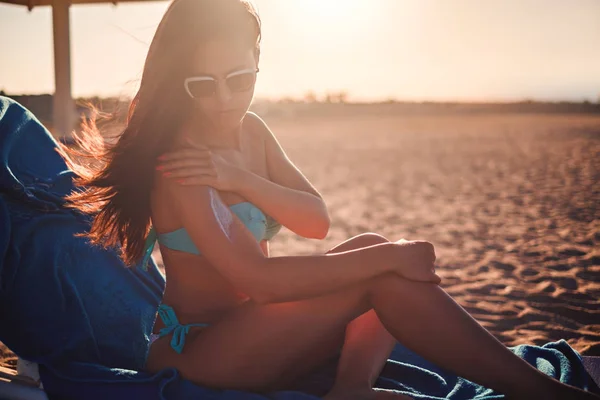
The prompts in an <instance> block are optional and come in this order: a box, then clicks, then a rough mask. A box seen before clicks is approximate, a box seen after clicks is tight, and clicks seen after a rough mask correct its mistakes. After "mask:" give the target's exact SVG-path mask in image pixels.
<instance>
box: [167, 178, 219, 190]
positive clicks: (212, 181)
mask: <svg viewBox="0 0 600 400" xmlns="http://www.w3.org/2000/svg"><path fill="white" fill-rule="evenodd" d="M176 182H177V183H179V184H180V185H183V186H194V185H205V186H211V187H213V188H215V189H217V190H218V189H220V188H219V180H218V179H217V178H216V177H214V176H212V175H195V176H192V177H189V178H180V179H177V180H176Z"/></svg>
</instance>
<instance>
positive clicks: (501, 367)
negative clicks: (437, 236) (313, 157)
mask: <svg viewBox="0 0 600 400" xmlns="http://www.w3.org/2000/svg"><path fill="white" fill-rule="evenodd" d="M259 44H260V21H259V18H258V16H257V14H256V13H255V11H254V9H253V8H252V7H251V5H250V4H248V3H247V1H245V0H175V1H174V2H173V3H172V4H171V5H170V7H169V9H168V10H167V12H166V14H165V16H164V17H163V19H162V21H161V23H160V25H159V27H158V29H157V32H156V35H155V37H154V39H153V41H152V44H151V46H150V50H149V52H148V57H147V60H146V64H145V67H144V72H143V76H142V80H141V85H140V89H139V92H138V93H137V95H136V97H135V99H134V101H133V102H132V105H131V107H130V113H129V118H128V123H127V126H126V128H125V130H124V131H123V133H122V135H121V136H120V137H119V140H118V141H117V143H116V144H115V145H114V146H112V147H110V148H107V149H105V148H104V147H103V145H102V140H101V137H100V135H99V133H98V131H97V129H96V128H95V125H94V124H93V123H92V124H91V125H89V126H88V129H87V131H86V133H85V135H84V137H83V139H82V140H81V143H80V144H81V145H82V146H83V149H84V151H80V152H79V153H77V154H78V155H87V156H89V157H92V158H93V159H95V160H101V161H103V163H101V164H100V165H98V164H97V163H96V164H92V165H88V164H86V163H83V162H76V161H74V160H72V159H70V158H69V154H71V155H72V154H73V153H75V152H74V151H69V150H67V149H63V156H64V157H65V158H66V159H67V161H68V162H69V164H70V166H71V168H72V169H73V170H74V171H75V172H76V173H77V174H78V176H79V177H80V179H79V182H78V183H80V184H81V185H83V186H85V187H86V189H85V190H83V191H81V192H78V193H74V194H72V195H71V196H70V197H69V200H70V202H71V204H72V206H73V207H75V208H77V209H79V210H81V211H84V212H88V213H90V214H93V216H94V219H93V224H92V228H91V230H90V232H89V234H88V236H89V238H90V239H91V241H92V242H93V243H97V244H102V245H104V246H117V245H118V246H120V247H121V249H122V257H123V259H124V261H125V262H126V263H128V264H134V263H136V262H139V261H140V260H141V259H142V258H143V256H144V254H146V253H148V252H149V251H151V246H149V245H148V244H150V243H152V242H153V241H154V238H155V237H154V236H153V235H152V233H156V237H157V238H158V242H159V243H160V250H161V253H162V256H163V260H164V263H165V270H166V275H167V286H166V289H165V293H164V298H163V304H162V305H161V306H160V308H159V310H158V311H159V312H158V314H159V316H160V318H157V321H156V326H155V329H154V332H155V335H154V337H153V338H152V345H151V348H150V352H149V356H148V360H147V363H146V365H147V369H148V370H149V371H158V370H160V369H163V368H165V367H175V368H177V369H178V370H179V371H180V372H181V374H182V375H183V376H184V377H185V378H187V379H190V380H192V381H194V382H196V383H198V384H201V385H205V386H210V387H215V388H236V389H243V390H254V391H267V390H273V389H276V388H284V387H286V385H288V384H290V383H291V382H292V381H293V380H295V379H297V378H298V377H300V376H302V375H303V374H305V373H307V372H309V371H311V370H312V369H314V368H316V367H317V366H319V365H322V364H323V363H324V362H326V361H327V360H330V359H331V358H333V357H337V356H338V354H339V363H338V373H337V377H336V382H335V385H334V387H333V388H332V390H331V391H330V393H329V394H328V395H327V396H326V398H327V399H371V398H406V396H401V395H399V394H394V393H388V392H385V391H374V390H373V389H372V386H373V383H374V382H375V379H376V378H377V376H378V374H379V372H380V370H381V368H382V367H383V365H384V363H385V361H386V359H387V357H388V355H389V353H390V351H391V349H392V347H393V345H394V343H395V341H396V340H398V341H400V342H402V343H403V344H404V345H406V346H407V347H409V348H411V349H412V350H414V351H415V352H417V353H419V354H420V355H422V356H423V357H425V358H427V359H429V360H431V361H433V362H435V363H436V364H438V365H439V366H441V367H443V368H446V369H448V370H452V371H453V372H455V373H456V374H458V375H461V376H463V377H465V378H467V379H470V380H473V381H475V382H478V383H481V384H483V385H485V386H488V387H491V388H494V389H496V390H498V391H501V392H503V393H506V394H507V395H509V396H511V397H515V398H544V399H553V398H556V399H559V398H560V399H562V398H596V397H595V396H593V395H591V394H589V393H585V392H583V391H581V390H579V389H575V388H572V387H569V386H566V385H564V384H562V383H560V382H558V381H555V380H553V379H551V378H550V377H548V376H546V375H544V374H543V373H541V372H539V371H538V370H536V369H535V368H533V367H532V366H530V365H529V364H527V363H526V362H525V361H523V360H522V359H520V358H519V357H517V356H515V355H514V354H513V353H512V352H511V351H509V350H508V349H507V348H506V347H505V346H503V345H502V344H501V343H500V342H499V341H498V340H496V339H495V338H494V337H493V336H492V335H490V334H489V333H488V332H487V331H486V330H485V329H483V328H482V327H481V326H480V325H479V324H478V323H477V322H476V321H474V320H473V319H472V318H471V317H470V316H469V315H468V314H467V313H466V312H465V311H464V310H463V309H462V308H461V307H460V306H459V305H458V304H457V303H456V302H454V301H453V300H452V299H451V298H450V297H449V296H448V295H447V294H446V293H445V292H444V291H443V290H442V289H441V288H440V287H439V286H438V284H439V283H440V278H439V277H438V276H437V275H436V274H435V270H434V261H435V253H434V250H433V246H432V245H431V244H430V243H427V242H424V241H399V242H395V243H393V242H389V241H388V240H387V239H385V238H383V237H381V236H379V235H375V234H366V235H360V236H357V237H354V238H352V239H350V240H348V241H346V242H344V243H342V244H340V245H338V246H337V247H335V248H333V249H332V250H330V251H329V252H328V253H327V254H318V255H311V256H296V257H269V249H268V239H270V238H271V237H272V236H273V235H274V234H276V233H277V230H278V229H279V227H280V225H284V226H286V227H288V228H289V229H290V230H292V231H293V232H295V233H297V234H298V235H301V236H304V237H309V238H323V237H325V235H326V234H327V231H328V228H329V216H328V214H327V210H326V207H325V204H324V202H323V200H322V198H321V196H320V195H319V193H318V192H317V191H316V190H315V189H314V188H313V187H312V185H311V184H310V183H309V182H308V180H307V179H306V178H305V177H304V176H303V175H302V174H301V173H300V171H298V169H297V168H296V167H295V166H294V165H293V164H292V162H291V161H290V160H289V159H288V158H287V157H286V155H285V153H284V151H283V150H282V148H281V147H280V146H279V144H278V142H277V140H276V139H275V137H274V136H273V134H272V133H271V132H270V130H269V129H268V127H267V126H266V125H265V123H264V122H263V121H262V120H261V119H260V118H259V117H257V116H256V115H254V114H250V113H248V112H247V111H248V107H249V105H250V102H251V100H252V97H253V92H254V83H255V80H256V74H257V72H258V61H259V54H260V51H259ZM169 151H178V152H177V153H175V156H173V154H170V155H166V156H165V155H164V153H165V152H169ZM161 155H162V156H161ZM151 226H152V231H151V230H150V228H151ZM149 232H150V233H151V234H149ZM467 348H469V349H473V348H478V349H479V351H478V352H473V351H468V352H465V351H464V349H467Z"/></svg>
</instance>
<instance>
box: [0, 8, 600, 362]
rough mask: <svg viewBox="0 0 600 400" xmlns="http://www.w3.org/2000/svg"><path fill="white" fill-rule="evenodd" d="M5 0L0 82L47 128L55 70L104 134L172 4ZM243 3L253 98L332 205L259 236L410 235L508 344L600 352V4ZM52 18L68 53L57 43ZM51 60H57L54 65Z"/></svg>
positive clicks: (315, 245)
mask: <svg viewBox="0 0 600 400" xmlns="http://www.w3.org/2000/svg"><path fill="white" fill-rule="evenodd" d="M3 1H9V2H15V3H23V4H25V5H24V6H23V5H17V4H3V3H0V54H1V55H2V56H1V60H2V61H1V62H0V90H1V91H2V93H3V94H4V95H8V96H10V97H13V98H15V99H17V101H19V102H21V103H22V104H24V105H25V106H27V107H28V108H30V109H31V110H32V111H33V112H34V113H35V114H36V115H37V116H38V118H39V119H40V120H42V122H44V123H45V124H46V126H48V128H49V129H50V130H51V131H52V132H53V133H55V134H56V136H57V137H63V136H64V135H65V134H66V132H68V130H66V131H65V129H57V127H56V123H55V122H56V121H55V119H56V115H59V116H61V115H62V117H64V115H66V114H64V113H63V114H60V113H58V114H57V112H56V110H55V109H54V108H55V105H54V103H53V97H52V96H53V94H54V91H55V87H56V82H62V84H63V85H66V84H68V89H69V90H68V93H67V92H63V93H62V94H61V96H63V100H64V99H68V97H69V96H72V97H73V98H74V103H73V104H74V105H75V106H76V107H77V110H76V112H74V113H73V114H72V115H71V118H72V122H71V123H74V122H75V119H76V117H75V116H77V115H80V114H84V115H85V114H86V112H87V111H86V107H85V104H86V102H91V103H93V104H95V105H96V106H98V107H100V108H101V109H102V110H103V111H105V112H106V113H107V114H108V115H111V116H113V117H114V118H113V121H112V122H111V123H109V124H106V125H105V129H106V131H107V132H108V131H112V132H118V130H119V129H121V128H122V127H123V116H124V110H125V109H126V107H127V105H128V102H129V99H130V98H131V96H132V95H133V94H134V93H135V92H136V89H137V85H138V84H139V79H140V76H141V71H142V67H143V63H144V59H145V56H146V52H147V50H148V46H149V43H150V41H151V39H152V36H153V34H154V31H155V29H156V27H157V25H158V22H159V20H160V18H161V17H162V14H163V13H164V11H165V10H166V8H167V6H168V2H165V1H148V2H130V3H128V2H126V3H118V4H117V5H112V4H104V3H102V4H92V5H90V4H84V5H79V4H74V5H72V6H71V7H70V9H68V8H67V9H63V11H62V12H63V13H62V14H58V13H57V14H55V15H54V16H53V13H52V9H51V8H50V7H46V6H39V7H33V8H32V9H31V10H28V7H27V5H29V6H31V5H32V4H35V3H36V1H38V0H3ZM40 1H43V0H40ZM255 4H256V6H257V8H258V10H259V13H260V15H261V18H262V22H263V42H262V53H261V61H260V69H261V72H260V75H259V80H258V83H257V89H256V100H255V102H254V104H253V106H252V109H253V110H254V111H256V112H258V113H259V114H260V115H261V116H262V117H263V118H265V120H266V121H267V123H268V124H269V125H270V126H271V128H272V130H273V131H274V133H275V134H276V136H277V137H278V138H279V140H280V141H281V143H282V145H283V146H284V148H285V150H286V151H287V153H288V155H289V156H290V158H291V159H292V160H293V161H294V162H295V163H296V164H297V165H298V166H299V168H300V169H301V170H302V171H303V172H304V173H305V175H306V176H307V177H308V178H309V179H310V180H311V181H312V182H313V183H314V184H315V186H316V187H317V189H319V190H320V191H321V193H322V194H323V196H324V198H325V200H326V201H327V204H328V206H329V210H330V213H331V216H332V228H331V230H330V233H329V235H328V237H327V238H326V239H325V240H322V241H316V240H307V239H302V238H298V237H296V236H295V235H293V234H292V233H291V232H289V231H286V232H284V234H282V235H279V236H278V237H277V238H276V239H275V240H274V241H273V243H272V244H271V249H272V252H273V253H274V254H275V255H284V254H306V253H311V252H315V251H318V252H322V251H326V250H327V249H328V248H330V247H332V246H334V245H335V244H337V243H339V242H341V241H343V240H345V239H347V238H349V237H351V236H352V235H356V234H359V233H363V232H367V231H374V232H377V233H380V234H383V235H385V236H387V237H388V238H389V239H390V240H397V239H400V238H406V239H426V240H429V241H431V242H432V243H433V244H434V245H435V247H436V252H437V254H438V265H439V270H440V275H441V276H442V278H443V283H442V286H443V287H444V289H446V290H447V291H448V292H449V293H450V294H451V295H452V296H453V297H454V298H456V299H457V300H458V301H459V303H460V304H461V305H463V306H464V307H465V308H466V309H467V310H468V311H469V312H471V313H472V314H473V316H474V317H475V318H476V319H477V320H478V321H479V322H480V323H482V324H483V325H484V326H485V327H486V328H488V329H490V330H491V331H492V333H494V334H495V335H496V337H498V338H499V339H500V340H502V341H503V342H504V343H505V344H507V345H516V344H520V343H533V344H543V343H546V342H548V341H553V340H558V339H566V340H568V341H569V343H570V344H571V345H572V346H573V347H575V348H576V349H577V350H579V351H580V352H583V353H584V354H586V355H600V248H599V244H600V183H599V182H600V1H597V0H574V1H569V2H566V1H561V0H519V1H517V0H503V1H485V2H483V1H477V0H453V1H446V0H255ZM61 15H62V17H61ZM65 16H69V21H70V45H69V46H68V47H67V48H66V49H67V50H68V55H69V57H65V55H64V53H65V49H64V48H63V49H62V50H60V49H59V50H58V53H56V51H57V50H55V48H54V47H53V18H54V20H55V22H56V21H58V22H61V21H62V22H64V21H65V18H66V17H65ZM61 18H62V19H61ZM54 29H56V28H54ZM64 34H65V31H64V29H63V30H62V31H60V32H59V33H58V35H63V36H64ZM55 57H61V59H62V60H63V61H64V60H67V61H68V62H67V67H70V75H69V74H67V75H65V74H64V71H63V75H62V77H61V78H57V79H58V81H57V80H55V62H57V59H56V58H55ZM63 64H64V63H63ZM65 93H67V94H68V96H67V94H65ZM61 104H62V103H61ZM155 255H156V257H157V259H158V261H159V262H160V254H158V253H156V254H155ZM6 354H8V353H6ZM6 357H8V358H6V359H7V360H8V361H7V363H8V364H11V362H12V361H11V360H10V357H9V356H6Z"/></svg>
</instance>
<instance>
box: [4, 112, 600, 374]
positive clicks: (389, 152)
mask: <svg viewBox="0 0 600 400" xmlns="http://www.w3.org/2000/svg"><path fill="white" fill-rule="evenodd" d="M266 120H267V122H268V123H269V124H270V126H271V128H272V129H273V131H274V132H275V133H276V135H277V137H278V138H279V140H280V142H281V144H282V145H283V146H284V148H285V149H286V151H287V153H288V155H289V157H290V158H291V159H292V160H293V161H294V162H295V163H296V164H297V165H298V167H299V168H300V169H301V170H302V171H303V172H304V174H305V175H306V176H307V177H308V178H309V179H310V180H311V182H313V184H314V185H315V186H316V187H317V189H318V190H319V191H320V192H321V193H322V194H323V197H324V198H325V200H326V202H327V204H328V207H329V212H330V215H331V217H332V226H331V229H330V232H329V235H328V236H327V238H326V239H325V240H322V241H317V240H308V239H302V238H299V237H297V236H295V235H294V234H293V233H291V232H289V231H287V230H285V229H284V230H283V231H282V233H281V234H279V235H278V236H277V237H276V238H275V240H274V241H273V242H272V244H271V251H272V254H273V255H295V254H308V253H313V252H324V251H326V250H327V249H329V248H331V247H333V246H335V245H336V244H338V243H340V242H342V241H344V240H346V239H348V238H350V237H351V236H353V235H357V234H360V233H363V232H377V233H380V234H382V235H384V236H386V237H387V238H389V239H390V240H397V239H400V238H406V239H425V240H429V241H430V242H432V243H433V244H434V246H435V248H436V253H437V256H438V261H437V269H438V271H439V274H440V276H441V277H442V279H443V282H442V287H443V288H444V289H445V290H446V291H447V292H448V293H449V294H451V295H452V296H453V297H454V298H455V299H456V300H457V301H458V302H459V303H460V304H461V305H462V306H463V307H464V308H465V309H466V310H468V311H469V312H470V313H471V314H472V315H473V316H474V317H475V318H476V319H477V320H478V321H479V322H480V323H481V324H482V325H483V326H484V327H486V328H487V329H488V330H490V331H491V332H492V333H493V334H494V335H495V336H496V337H497V338H498V339H499V340H501V341H502V342H503V343H505V344H506V345H508V346H513V345H517V344H523V343H529V344H536V345H541V344H543V343H546V342H549V341H555V340H558V339H565V340H567V341H568V342H569V344H570V345H571V346H573V347H574V348H575V349H576V350H578V351H580V352H581V353H582V354H584V355H595V356H600V247H599V245H600V116H591V115H532V114H504V115H502V114H496V115H494V114H489V115H481V114H477V115H468V114H463V115H437V116H436V115H412V116H410V115H398V116H364V115H354V116H352V115H350V116H347V117H344V118H342V117H334V118H324V117H305V118H290V117H279V118H269V117H267V118H266ZM365 268H368V266H365ZM3 351H4V350H3V348H1V347H0V358H2V359H3V362H4V364H8V365H11V364H14V358H11V355H10V354H6V352H4V353H3ZM1 363H2V361H0V364H1Z"/></svg>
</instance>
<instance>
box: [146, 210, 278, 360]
mask: <svg viewBox="0 0 600 400" xmlns="http://www.w3.org/2000/svg"><path fill="white" fill-rule="evenodd" d="M229 209H230V210H231V211H233V213H234V214H235V215H236V216H237V217H238V218H239V219H240V221H242V223H243V224H244V225H245V226H246V228H248V230H249V231H250V232H251V233H252V235H253V236H254V238H255V239H256V240H257V241H258V242H261V241H262V240H271V239H272V238H273V236H275V235H276V234H277V232H279V230H280V229H281V224H280V223H278V222H277V221H275V220H274V219H273V218H272V217H271V216H269V215H266V214H265V213H263V212H262V210H261V209H260V208H258V207H256V206H255V205H254V204H252V203H250V202H247V201H246V202H242V203H237V204H233V205H230V206H229ZM157 240H158V243H160V244H161V245H163V246H165V247H167V248H169V249H171V250H177V251H182V252H184V253H190V254H195V255H200V254H201V253H200V251H199V250H198V248H197V247H196V245H195V244H194V242H193V241H192V238H190V236H189V235H188V233H187V231H186V230H185V228H180V229H177V230H175V231H172V232H167V233H160V234H157V233H156V231H155V230H154V228H152V229H151V230H150V234H149V235H148V238H147V239H146V245H145V250H144V251H145V253H144V260H143V261H142V265H143V267H144V268H146V267H147V265H148V264H147V263H148V260H149V259H150V256H151V254H152V251H153V250H154V244H155V243H156V241H157ZM158 315H159V316H160V318H161V319H162V321H163V323H164V324H165V327H164V328H162V329H161V330H160V331H159V332H158V335H156V334H152V336H151V338H150V342H151V343H152V342H153V341H154V340H156V339H158V338H159V337H163V336H166V335H169V334H171V333H172V334H173V338H172V339H171V347H172V348H173V350H175V351H176V352H177V353H179V354H181V352H182V351H183V346H184V344H185V335H187V333H188V332H189V331H190V328H192V327H207V326H209V324H206V323H197V324H186V325H182V324H180V323H179V320H178V319H177V316H176V315H175V310H173V308H172V307H170V306H168V305H166V304H161V305H159V306H158Z"/></svg>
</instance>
